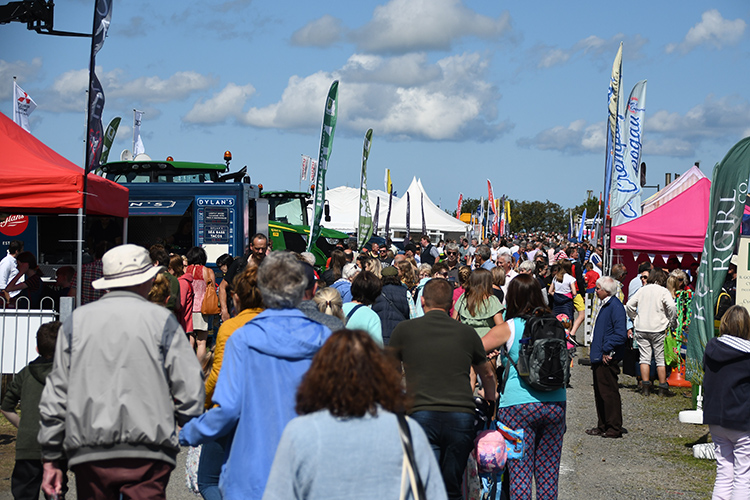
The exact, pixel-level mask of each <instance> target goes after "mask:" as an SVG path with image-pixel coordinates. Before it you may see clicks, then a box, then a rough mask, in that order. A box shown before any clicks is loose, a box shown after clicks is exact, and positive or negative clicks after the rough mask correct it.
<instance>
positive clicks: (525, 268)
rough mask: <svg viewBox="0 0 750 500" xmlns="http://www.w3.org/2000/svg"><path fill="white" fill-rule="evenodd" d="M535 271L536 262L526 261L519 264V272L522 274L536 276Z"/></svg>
mask: <svg viewBox="0 0 750 500" xmlns="http://www.w3.org/2000/svg"><path fill="white" fill-rule="evenodd" d="M535 270H536V264H534V261H531V260H525V261H523V262H521V263H520V264H518V272H519V273H521V274H534V271H535Z"/></svg>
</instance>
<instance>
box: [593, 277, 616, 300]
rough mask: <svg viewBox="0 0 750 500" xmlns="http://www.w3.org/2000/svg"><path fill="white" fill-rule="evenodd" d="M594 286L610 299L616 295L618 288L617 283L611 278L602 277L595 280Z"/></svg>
mask: <svg viewBox="0 0 750 500" xmlns="http://www.w3.org/2000/svg"><path fill="white" fill-rule="evenodd" d="M596 284H597V285H599V287H600V288H601V289H602V290H604V291H605V292H607V295H609V296H610V297H612V296H613V295H615V294H616V293H617V289H618V288H619V287H618V286H617V281H616V280H615V279H614V278H613V277H611V276H602V277H601V278H599V279H598V280H596Z"/></svg>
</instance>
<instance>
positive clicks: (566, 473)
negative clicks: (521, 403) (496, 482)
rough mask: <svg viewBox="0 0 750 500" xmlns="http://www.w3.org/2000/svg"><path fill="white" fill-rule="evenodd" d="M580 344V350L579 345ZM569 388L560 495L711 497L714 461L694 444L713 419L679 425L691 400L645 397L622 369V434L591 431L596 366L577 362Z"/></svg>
mask: <svg viewBox="0 0 750 500" xmlns="http://www.w3.org/2000/svg"><path fill="white" fill-rule="evenodd" d="M579 350H581V351H582V349H579ZM571 384H572V385H573V388H572V389H569V390H568V405H567V427H568V428H567V432H566V434H565V440H564V444H563V456H562V464H561V468H560V499H561V500H573V499H581V498H586V499H608V500H617V499H623V500H625V499H628V500H629V499H672V498H680V499H685V500H687V499H705V498H710V496H711V490H712V488H713V481H714V478H715V467H716V465H715V462H714V461H712V460H711V461H709V460H698V459H695V458H693V456H692V448H691V445H692V444H693V443H695V442H696V441H698V440H699V439H701V438H702V437H703V438H704V439H705V437H704V436H705V435H706V434H707V433H708V426H704V425H691V424H682V423H680V422H679V420H678V414H679V412H680V411H681V410H685V409H690V405H691V400H690V399H688V398H686V397H684V395H683V394H689V389H683V390H680V389H675V392H676V393H677V395H676V396H674V397H671V398H660V397H658V396H654V395H652V396H649V397H644V396H642V395H640V394H638V393H636V392H635V385H636V380H635V379H634V378H632V377H629V376H627V375H622V374H621V375H620V384H621V388H620V395H621V397H622V407H623V424H624V427H625V428H626V429H627V430H628V433H627V434H625V435H624V437H623V438H622V439H604V438H601V437H596V436H589V435H587V434H586V433H585V432H584V431H585V429H590V428H592V427H595V426H596V420H597V419H596V408H595V406H594V389H593V386H592V376H591V368H590V367H588V366H582V365H578V364H576V365H575V366H574V367H573V370H572V373H571Z"/></svg>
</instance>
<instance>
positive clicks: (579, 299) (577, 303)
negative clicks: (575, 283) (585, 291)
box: [573, 293, 586, 312]
mask: <svg viewBox="0 0 750 500" xmlns="http://www.w3.org/2000/svg"><path fill="white" fill-rule="evenodd" d="M573 307H575V308H576V311H578V312H581V311H585V310H586V304H585V303H584V302H583V295H581V294H580V293H579V294H578V295H576V296H575V297H573Z"/></svg>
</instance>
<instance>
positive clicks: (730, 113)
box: [517, 96, 750, 158]
mask: <svg viewBox="0 0 750 500" xmlns="http://www.w3.org/2000/svg"><path fill="white" fill-rule="evenodd" d="M748 123H750V103H749V102H748V101H747V100H745V99H743V98H740V97H738V96H726V97H723V98H721V99H716V98H714V97H713V96H708V97H707V98H706V100H705V101H704V102H703V103H702V104H699V105H697V106H694V107H693V108H691V109H690V110H688V111H687V112H686V113H684V114H680V113H677V112H671V111H667V110H659V111H657V112H655V113H653V114H652V115H649V113H648V112H646V122H645V124H644V128H643V130H644V135H643V137H644V139H643V154H644V155H649V156H672V157H677V158H684V157H690V156H694V155H695V152H696V151H697V150H698V149H699V148H700V147H701V146H702V144H703V143H705V142H708V141H711V142H717V143H722V144H723V143H725V142H730V143H733V142H735V141H737V140H739V139H740V138H742V137H746V136H748V135H750V129H748V127H747V124H748ZM605 130H606V129H605V125H604V122H601V123H595V124H592V125H587V124H586V122H585V121H584V120H576V121H574V122H572V123H571V124H570V125H568V126H567V127H565V126H557V127H553V128H550V129H547V130H543V131H541V132H539V133H538V134H537V135H536V136H534V137H531V138H529V137H525V138H521V139H519V140H518V141H517V144H518V145H519V146H521V147H525V148H533V149H540V150H551V151H560V152H562V153H567V154H584V153H590V152H593V153H600V152H603V151H604V148H605V139H606V138H605Z"/></svg>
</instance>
